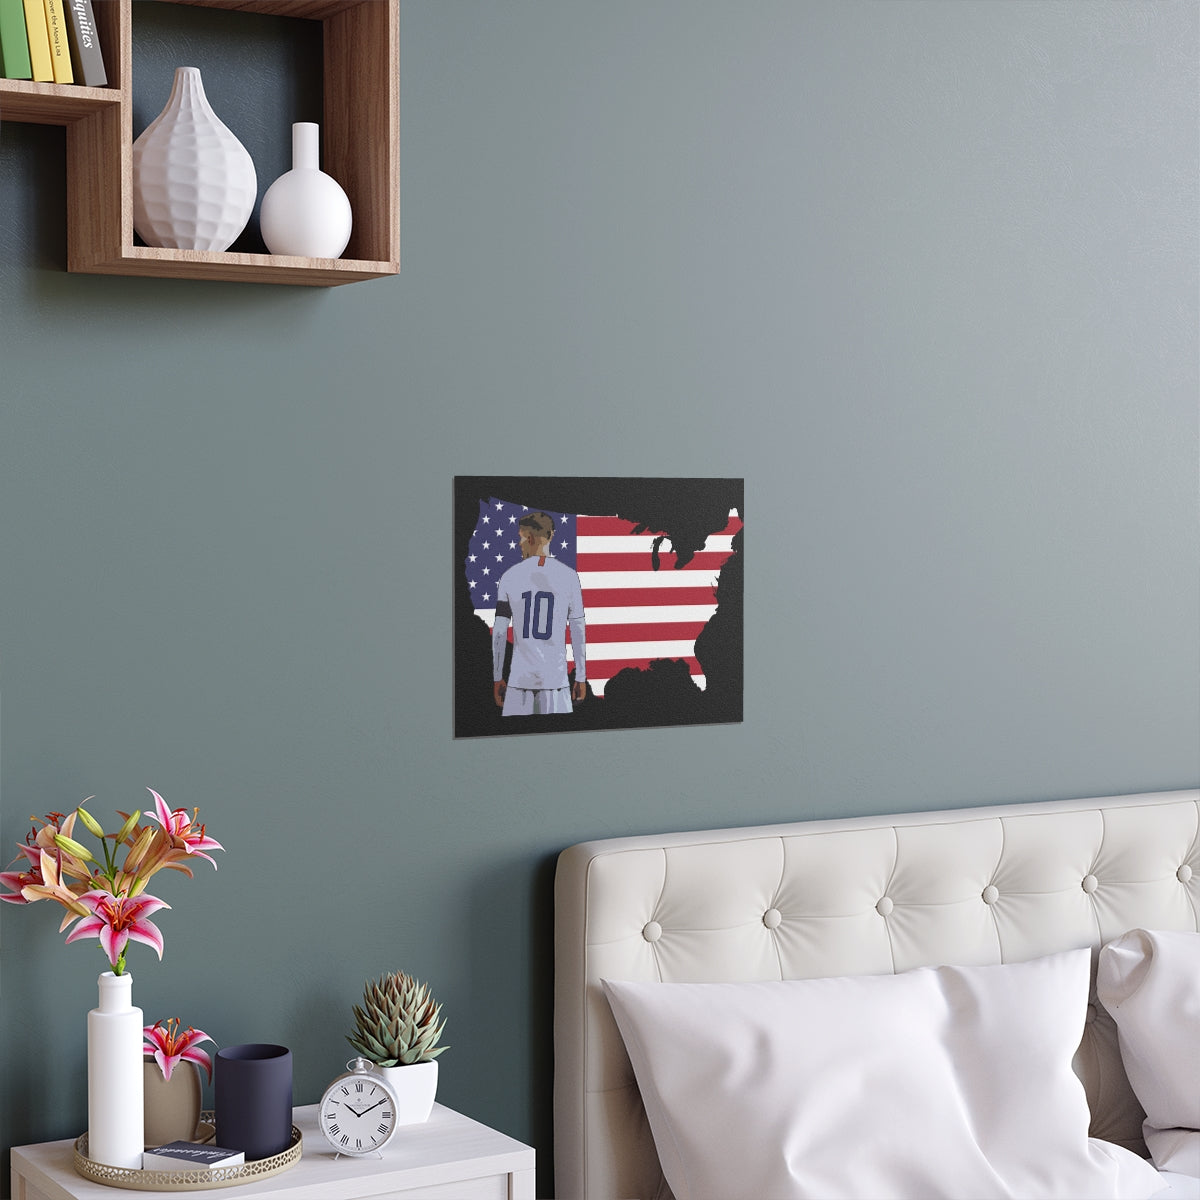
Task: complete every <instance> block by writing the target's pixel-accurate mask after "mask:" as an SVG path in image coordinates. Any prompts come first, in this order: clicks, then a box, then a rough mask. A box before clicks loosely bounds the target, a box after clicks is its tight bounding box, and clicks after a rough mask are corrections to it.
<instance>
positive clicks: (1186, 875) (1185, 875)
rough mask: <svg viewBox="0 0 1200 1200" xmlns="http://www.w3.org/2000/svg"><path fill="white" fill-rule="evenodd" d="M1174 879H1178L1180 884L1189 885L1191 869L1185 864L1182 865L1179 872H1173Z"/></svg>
mask: <svg viewBox="0 0 1200 1200" xmlns="http://www.w3.org/2000/svg"><path fill="white" fill-rule="evenodd" d="M1175 878H1176V879H1178V880H1179V882H1180V883H1190V882H1191V878H1192V868H1191V867H1189V866H1188V865H1187V863H1184V864H1183V865H1182V866H1181V867H1180V868H1179V870H1178V871H1176V872H1175Z"/></svg>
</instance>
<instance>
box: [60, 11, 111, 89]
mask: <svg viewBox="0 0 1200 1200" xmlns="http://www.w3.org/2000/svg"><path fill="white" fill-rule="evenodd" d="M62 2H63V4H64V5H65V6H66V10H67V41H68V42H69V43H70V47H71V67H72V69H73V70H74V72H75V82H76V83H82V84H85V85H86V86H88V87H104V85H105V84H106V83H108V76H107V75H106V74H105V73H104V55H102V54H101V53H100V38H99V37H98V36H97V34H96V14H95V13H94V12H93V11H92V0H62Z"/></svg>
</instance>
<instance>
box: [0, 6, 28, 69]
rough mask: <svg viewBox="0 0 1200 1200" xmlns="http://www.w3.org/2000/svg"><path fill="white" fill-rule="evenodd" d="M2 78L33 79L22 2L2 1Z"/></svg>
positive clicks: (0, 54)
mask: <svg viewBox="0 0 1200 1200" xmlns="http://www.w3.org/2000/svg"><path fill="white" fill-rule="evenodd" d="M0 76H3V77H4V78H5V79H32V78H33V68H32V67H31V66H30V63H29V43H28V41H26V39H25V9H24V7H23V6H22V3H21V0H0Z"/></svg>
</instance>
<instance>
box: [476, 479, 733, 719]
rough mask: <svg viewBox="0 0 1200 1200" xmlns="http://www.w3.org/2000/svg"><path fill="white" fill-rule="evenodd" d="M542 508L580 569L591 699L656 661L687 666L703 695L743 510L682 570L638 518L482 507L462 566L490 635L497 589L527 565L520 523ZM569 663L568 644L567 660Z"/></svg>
mask: <svg viewBox="0 0 1200 1200" xmlns="http://www.w3.org/2000/svg"><path fill="white" fill-rule="evenodd" d="M539 511H544V512H546V513H548V514H549V515H550V516H551V517H552V518H553V519H554V526H555V529H554V538H553V539H552V541H551V545H550V552H551V554H553V556H554V557H555V558H557V559H559V560H560V561H561V562H563V563H566V564H567V566H569V567H573V568H574V569H575V570H576V571H578V572H579V579H580V583H581V584H582V587H583V607H584V610H585V613H586V616H587V680H588V683H589V684H590V685H591V689H592V692H593V693H594V694H595V695H597V696H603V695H604V685H605V684H606V683H607V681H608V680H609V679H611V678H612V677H613V676H614V675H616V674H617V672H618V671H621V670H623V669H624V668H626V667H636V668H643V669H644V668H645V667H647V666H649V664H650V662H651V661H652V660H653V659H657V658H669V659H682V660H683V661H684V662H686V663H687V666H688V671H689V672H690V674H691V676H692V680H693V681H694V682H695V684H696V685H697V686H698V687H700V688H703V687H704V685H705V679H704V675H703V673H702V672H701V669H700V664H699V663H698V662H697V661H696V637H697V635H698V634H699V633H700V631H701V630H702V629H703V628H704V626H705V625H706V624H707V623H708V620H709V618H710V617H711V616H712V615H713V613H715V612H716V610H717V599H716V588H717V582H718V580H719V578H720V574H721V567H722V566H723V565H724V563H725V560H726V559H727V558H728V557H729V556H730V554H731V553H732V542H733V537H734V535H735V534H736V533H737V532H738V530H739V529H741V528H742V521H741V518H740V517H739V516H738V515H737V513H736V512H730V514H729V521H728V523H727V524H726V526H725V528H724V529H723V530H721V532H720V533H716V534H712V535H710V536H709V538H708V540H707V541H706V543H705V545H704V548H703V549H702V550H700V551H699V552H698V553H697V554H695V555H694V556H693V558H692V560H691V561H690V562H689V563H688V564H687V565H686V566H685V567H682V568H680V569H679V570H676V569H675V562H676V556H675V553H674V551H673V550H672V549H671V543H670V539H669V538H664V537H663V535H662V534H660V533H655V532H644V533H634V532H633V531H634V529H636V528H637V526H636V525H635V523H634V522H633V521H626V520H622V519H621V518H620V517H609V516H588V515H585V514H580V513H562V512H557V511H555V510H553V509H539V508H537V507H536V506H529V505H523V504H516V503H513V502H511V501H509V500H498V499H496V498H495V497H494V496H493V497H491V498H489V499H488V500H486V501H484V500H481V501H480V502H479V515H478V519H477V520H476V523H475V529H474V531H473V532H472V534H471V540H470V547H469V549H468V552H467V557H466V562H465V564H464V566H465V573H466V582H467V587H468V588H469V589H470V594H471V605H472V607H473V608H474V610H475V615H476V616H478V617H479V618H480V619H481V620H482V621H484V622H485V624H486V625H487V627H488V629H491V627H492V624H493V622H494V620H495V616H496V585H497V584H498V583H499V581H500V577H501V576H502V575H503V574H504V572H505V571H506V570H508V568H509V567H511V566H512V565H513V564H514V563H518V562H520V561H521V542H520V535H519V533H518V529H517V523H518V522H519V521H520V519H521V517H522V516H523V515H524V514H525V513H528V512H539ZM656 542H658V547H657V558H658V569H657V570H655V569H654V559H655V557H656V555H655V543H656ZM509 638H510V640H511V638H512V631H511V629H510V630H509ZM571 657H572V656H571V648H570V645H569V644H568V646H567V661H568V662H570V661H571Z"/></svg>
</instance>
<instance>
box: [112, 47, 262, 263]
mask: <svg viewBox="0 0 1200 1200" xmlns="http://www.w3.org/2000/svg"><path fill="white" fill-rule="evenodd" d="M257 198H258V176H257V174H256V173H255V170H254V160H253V159H252V158H251V157H250V155H249V153H248V151H247V150H246V147H245V146H243V145H242V143H241V142H239V141H238V140H237V138H236V137H234V135H233V134H232V133H231V132H230V131H229V129H228V128H227V127H226V126H225V125H224V124H223V123H222V122H221V119H220V118H219V117H218V116H217V114H216V113H215V112H213V110H212V106H211V105H210V104H209V102H208V97H207V96H205V94H204V84H203V83H202V82H201V79H200V69H199V67H177V68H176V69H175V82H174V84H173V85H172V87H171V95H170V97H169V98H168V100H167V106H166V108H164V109H163V110H162V112H161V113H159V114H158V116H157V117H156V118H155V119H154V120H153V121H152V122H151V123H150V124H149V125H148V126H147V127H146V128H145V129H144V130H143V131H142V133H141V135H140V136H139V137H138V139H137V141H136V142H134V143H133V227H134V229H135V230H136V231H137V233H138V236H139V237H140V238H141V239H142V241H144V242H145V243H146V244H147V245H148V246H166V247H170V248H172V249H176V250H228V249H229V247H230V246H231V245H232V244H233V242H234V240H235V239H236V238H237V236H238V234H240V233H241V232H242V230H243V229H245V228H246V222H247V221H249V220H250V214H251V213H252V212H253V211H254V201H255V200H256V199H257Z"/></svg>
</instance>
